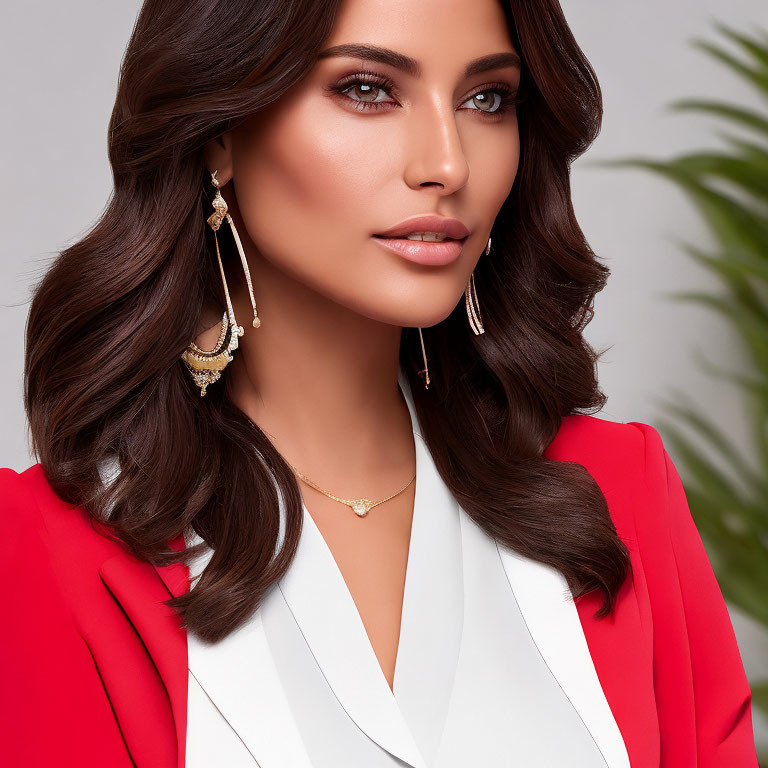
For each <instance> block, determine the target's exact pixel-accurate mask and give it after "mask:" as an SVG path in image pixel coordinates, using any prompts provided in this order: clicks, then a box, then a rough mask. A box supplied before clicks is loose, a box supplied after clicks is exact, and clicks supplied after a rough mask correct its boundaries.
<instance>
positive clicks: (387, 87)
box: [329, 71, 397, 111]
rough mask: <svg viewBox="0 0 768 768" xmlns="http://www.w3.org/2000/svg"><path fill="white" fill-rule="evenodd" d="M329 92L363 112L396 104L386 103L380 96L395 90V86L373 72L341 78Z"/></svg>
mask: <svg viewBox="0 0 768 768" xmlns="http://www.w3.org/2000/svg"><path fill="white" fill-rule="evenodd" d="M329 90H330V91H331V92H332V93H335V94H337V95H339V96H343V97H344V98H345V99H348V100H349V101H351V102H355V106H354V109H356V110H358V111H364V110H368V109H382V107H383V106H384V105H385V104H396V103H397V102H396V101H386V100H384V99H382V98H380V97H381V95H382V94H385V93H389V92H390V91H394V90H395V84H394V83H393V82H392V80H390V79H389V78H388V77H383V76H382V75H379V74H377V73H375V72H368V71H362V72H357V73H355V74H354V75H350V76H349V77H345V78H342V79H341V80H340V81H339V82H338V83H336V84H334V85H332V86H331V87H330V88H329Z"/></svg>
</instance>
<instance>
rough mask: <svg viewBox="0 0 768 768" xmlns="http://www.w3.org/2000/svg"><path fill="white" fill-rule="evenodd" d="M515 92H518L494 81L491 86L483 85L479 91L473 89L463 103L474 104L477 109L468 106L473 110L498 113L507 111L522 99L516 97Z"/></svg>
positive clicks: (488, 113) (492, 113) (490, 113)
mask: <svg viewBox="0 0 768 768" xmlns="http://www.w3.org/2000/svg"><path fill="white" fill-rule="evenodd" d="M489 94H490V96H489ZM517 94H518V92H517V91H516V90H512V88H510V87H509V86H508V85H505V84H504V83H495V84H493V85H491V86H485V87H484V88H483V89H482V90H480V91H475V93H474V95H473V96H470V97H469V98H468V99H467V100H466V101H465V102H464V104H469V103H472V104H474V105H475V106H476V107H477V109H475V108H474V107H469V109H470V110H471V111H473V112H483V113H485V114H487V115H499V114H504V113H505V112H508V111H509V109H510V107H512V106H513V105H515V104H520V103H521V101H522V99H520V98H518V95H517ZM462 106H463V105H462Z"/></svg>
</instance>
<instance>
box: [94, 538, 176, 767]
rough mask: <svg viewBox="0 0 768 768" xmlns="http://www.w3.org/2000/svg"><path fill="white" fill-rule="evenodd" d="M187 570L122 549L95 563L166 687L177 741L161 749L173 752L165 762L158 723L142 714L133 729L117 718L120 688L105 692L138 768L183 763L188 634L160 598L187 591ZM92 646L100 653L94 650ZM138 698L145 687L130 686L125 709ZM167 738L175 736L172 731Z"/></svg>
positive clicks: (131, 680)
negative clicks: (152, 562)
mask: <svg viewBox="0 0 768 768" xmlns="http://www.w3.org/2000/svg"><path fill="white" fill-rule="evenodd" d="M176 546H178V540H176ZM174 548H176V547H174ZM186 571H187V568H186V566H184V565H183V564H181V563H175V564H173V565H170V566H165V567H162V568H154V567H153V566H151V565H149V564H148V563H143V562H138V561H136V560H134V559H133V558H131V557H130V556H129V555H127V554H125V553H120V554H118V555H115V556H113V557H111V558H108V559H107V560H105V561H104V562H103V563H102V564H101V566H100V567H99V574H100V577H101V580H102V582H103V584H104V585H105V587H106V588H107V589H108V590H109V592H110V594H111V596H112V597H113V599H114V600H115V601H116V602H117V604H118V605H119V606H120V608H121V609H122V611H123V612H124V613H125V616H126V617H127V618H128V620H129V622H130V623H131V625H132V626H133V629H134V630H135V632H136V634H137V635H138V636H139V638H140V639H141V642H142V644H143V646H144V648H145V650H146V652H147V654H148V655H149V657H150V659H151V661H152V663H153V664H154V666H155V669H156V670H157V673H158V675H159V677H160V681H161V683H162V685H163V686H164V687H165V690H166V693H167V696H168V701H169V703H170V709H171V714H172V718H173V731H172V732H171V734H173V733H174V732H175V743H174V744H173V749H172V750H170V749H164V750H163V752H162V754H163V755H164V756H165V757H167V755H168V754H169V752H171V751H172V752H173V753H174V758H175V759H173V762H171V761H170V759H169V760H168V762H166V761H165V757H164V758H163V761H162V762H159V758H158V750H159V745H160V744H161V743H162V741H163V740H164V739H165V738H166V734H165V732H164V731H163V730H162V729H159V728H158V723H157V721H154V722H153V721H152V720H151V719H149V718H147V717H146V715H142V717H141V718H140V719H139V722H142V723H145V724H146V732H144V731H143V730H141V731H139V730H136V729H135V728H132V729H130V730H128V729H127V728H126V727H125V723H123V722H120V721H121V717H120V711H119V710H120V709H121V706H120V703H119V702H120V697H121V692H120V691H119V690H117V689H115V690H110V691H109V693H110V696H111V700H112V704H113V706H114V707H115V711H116V715H117V717H118V722H120V724H121V729H122V732H123V737H124V738H125V740H126V746H127V747H128V749H129V751H130V753H131V756H132V758H133V760H134V762H135V763H136V765H137V766H138V768H176V767H177V766H178V768H183V766H184V755H185V740H186V725H187V645H186V637H185V635H186V633H185V631H184V629H183V628H182V627H181V623H180V620H179V618H178V616H177V615H176V613H175V612H174V611H173V610H171V609H170V608H168V607H167V606H165V605H164V604H163V601H165V600H168V599H169V598H170V597H172V596H176V595H180V594H183V592H184V591H186V584H187V579H186ZM158 576H159V578H158ZM104 631H106V630H104ZM117 639H119V638H117ZM113 640H115V638H113ZM112 647H114V642H113V643H112ZM93 650H94V652H95V653H96V654H98V649H95V648H94V649H93ZM121 678H122V679H124V680H125V681H126V683H125V684H126V685H130V686H134V687H136V688H138V687H139V686H140V681H141V680H142V678H140V677H138V676H125V675H124V673H123V674H122V675H121ZM142 697H144V698H145V699H146V691H145V690H131V693H130V695H128V698H129V699H130V701H129V702H128V710H135V702H136V701H141V700H142ZM132 725H134V724H133V723H132ZM170 738H174V736H173V735H171V736H170Z"/></svg>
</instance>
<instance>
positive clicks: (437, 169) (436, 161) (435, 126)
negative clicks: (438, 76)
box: [405, 98, 469, 195]
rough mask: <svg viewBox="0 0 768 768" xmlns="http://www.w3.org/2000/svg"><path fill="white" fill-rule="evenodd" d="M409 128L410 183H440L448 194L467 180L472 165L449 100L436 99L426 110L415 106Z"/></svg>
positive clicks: (407, 178) (417, 185)
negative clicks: (467, 156) (462, 142)
mask: <svg viewBox="0 0 768 768" xmlns="http://www.w3.org/2000/svg"><path fill="white" fill-rule="evenodd" d="M406 130H407V131H408V141H407V147H408V151H407V155H406V157H407V162H406V168H405V181H406V183H407V184H408V186H410V187H412V188H413V189H419V188H421V187H432V186H439V187H441V193H442V194H443V195H449V194H451V193H453V192H455V191H456V190H458V189H461V187H463V186H464V185H465V184H466V183H467V179H468V177H469V164H468V163H467V158H466V155H465V153H464V148H463V147H462V144H461V136H460V134H459V130H458V126H457V124H456V114H455V112H454V110H453V107H452V106H451V103H450V101H449V100H446V101H444V102H442V103H441V102H440V100H439V99H437V98H436V99H435V100H434V102H433V103H432V104H430V105H429V106H427V107H425V108H424V109H415V110H414V112H413V113H412V115H411V120H409V121H408V126H407V128H406Z"/></svg>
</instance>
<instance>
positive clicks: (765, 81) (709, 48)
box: [693, 40, 768, 98]
mask: <svg viewBox="0 0 768 768" xmlns="http://www.w3.org/2000/svg"><path fill="white" fill-rule="evenodd" d="M693 44H694V46H695V47H696V48H699V49H700V50H702V51H704V52H705V53H708V54H709V55H710V56H712V57H713V58H715V59H717V60H718V61H720V62H721V63H722V64H725V65H726V66H727V67H729V68H730V69H732V70H733V71H734V72H735V73H736V74H737V75H739V76H740V77H741V78H742V79H744V80H746V81H747V82H748V83H750V84H751V85H752V86H754V87H755V88H756V89H757V92H758V93H759V94H760V95H761V96H763V97H764V98H766V97H768V72H766V71H765V70H764V69H763V68H762V67H750V66H749V65H747V64H745V63H744V62H743V61H740V60H739V59H737V58H736V57H735V56H734V55H732V54H730V53H728V51H726V50H725V48H721V47H720V46H719V45H717V44H716V43H711V42H709V41H708V40H694V42H693Z"/></svg>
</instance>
